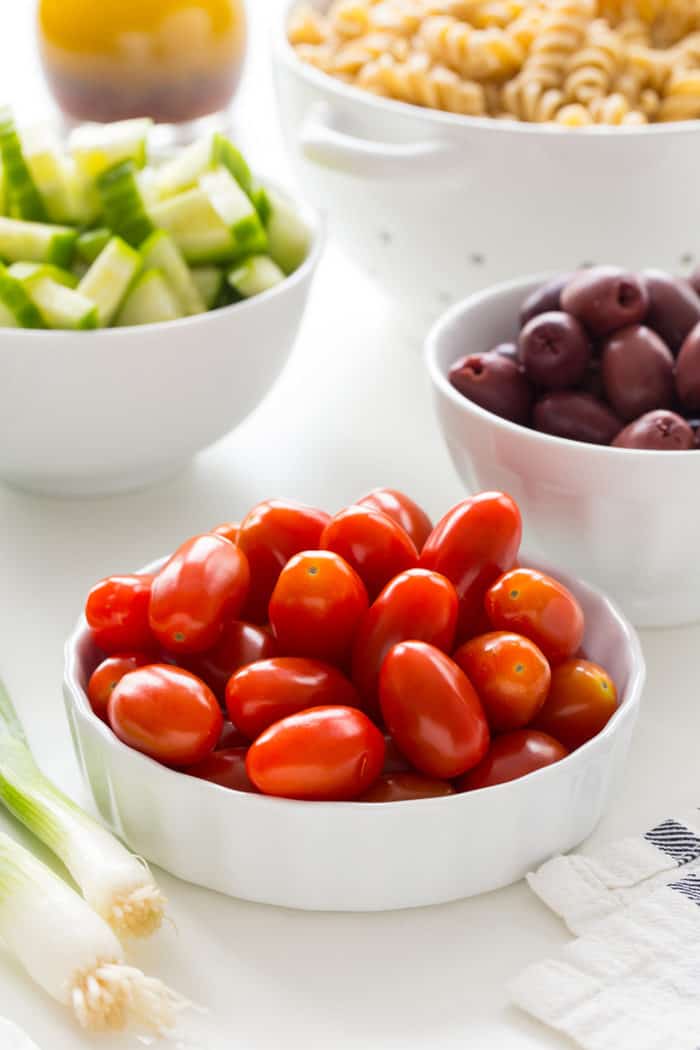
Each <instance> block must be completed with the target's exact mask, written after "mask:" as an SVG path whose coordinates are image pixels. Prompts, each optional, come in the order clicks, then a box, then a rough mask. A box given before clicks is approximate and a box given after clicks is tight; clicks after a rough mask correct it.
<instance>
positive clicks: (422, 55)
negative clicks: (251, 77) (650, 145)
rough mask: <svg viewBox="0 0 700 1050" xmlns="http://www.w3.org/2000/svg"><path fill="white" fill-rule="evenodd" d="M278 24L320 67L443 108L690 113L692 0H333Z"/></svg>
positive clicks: (693, 107) (696, 89) (524, 114)
mask: <svg viewBox="0 0 700 1050" xmlns="http://www.w3.org/2000/svg"><path fill="white" fill-rule="evenodd" d="M288 35H289V40H290V42H291V44H292V45H293V46H294V48H295V49H296V51H297V54H298V55H299V57H300V58H301V59H302V60H303V61H305V62H308V63H310V64H311V65H313V66H315V67H316V68H317V69H320V70H321V71H323V72H324V73H327V74H329V75H330V76H334V77H337V78H339V79H341V80H343V81H345V82H347V83H351V84H354V85H355V86H357V87H359V88H361V89H363V90H365V91H369V92H372V93H373V94H376V95H380V96H382V97H385V98H390V99H396V100H397V101H400V102H408V103H411V104H413V105H417V106H425V107H428V108H432V109H441V110H445V111H447V112H450V113H457V114H462V115H465V116H489V117H493V118H496V119H511V120H512V119H516V120H522V121H530V122H543V121H545V122H553V123H556V124H559V125H561V126H562V127H569V128H580V127H588V126H590V125H592V124H612V125H634V124H645V123H648V122H655V121H676V120H700V0H332V2H331V4H330V7H329V8H328V10H327V12H326V13H324V12H321V11H319V10H317V9H316V8H313V7H309V6H302V7H300V8H298V9H297V10H296V11H295V12H294V13H293V15H292V17H291V19H290V22H289V27H288Z"/></svg>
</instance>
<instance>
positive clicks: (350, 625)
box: [270, 551, 368, 665]
mask: <svg viewBox="0 0 700 1050" xmlns="http://www.w3.org/2000/svg"><path fill="white" fill-rule="evenodd" d="M367 607H368V601H367V591H366V590H365V587H364V584H363V583H362V580H361V579H360V577H359V576H358V575H357V573H356V572H355V570H354V569H352V568H351V567H350V566H349V565H348V563H347V562H346V561H343V559H342V558H341V557H340V556H339V555H337V554H334V553H333V552H332V551H304V552H303V553H302V554H296V555H295V556H294V557H293V558H292V559H291V560H290V561H289V562H288V563H287V564H286V565H285V567H284V569H283V570H282V572H281V573H280V576H279V579H278V580H277V583H276V585H275V589H274V591H273V592H272V597H271V599H270V625H271V627H272V632H273V634H274V636H275V638H276V639H277V642H278V644H279V647H280V650H281V651H282V652H283V653H284V654H285V655H288V656H311V657H316V658H317V659H319V660H328V661H329V662H330V663H338V664H341V665H344V664H345V663H346V661H348V660H349V657H350V651H351V648H352V643H353V640H354V638H355V634H356V632H357V628H358V626H359V623H360V619H361V618H362V616H363V615H364V613H365V612H366V611H367Z"/></svg>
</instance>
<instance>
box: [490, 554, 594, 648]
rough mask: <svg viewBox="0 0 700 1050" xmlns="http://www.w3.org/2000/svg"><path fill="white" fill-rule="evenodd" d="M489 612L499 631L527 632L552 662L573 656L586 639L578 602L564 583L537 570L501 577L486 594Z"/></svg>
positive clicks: (507, 574) (517, 571)
mask: <svg viewBox="0 0 700 1050" xmlns="http://www.w3.org/2000/svg"><path fill="white" fill-rule="evenodd" d="M486 612H487V614H488V617H489V620H490V621H491V624H492V625H493V627H494V628H496V630H500V631H516V632H517V633H518V634H524V635H525V637H526V638H529V639H530V640H531V641H533V642H534V643H535V645H537V646H538V647H539V648H540V649H541V650H542V652H543V653H544V655H545V656H546V657H547V659H548V660H549V661H550V662H557V661H560V660H564V659H566V658H567V657H568V656H572V655H573V654H574V653H575V652H577V651H578V649H579V648H580V646H581V642H582V640H583V628H584V619H583V610H582V609H581V606H580V605H579V603H578V601H577V600H576V598H575V597H574V595H573V594H572V593H571V591H570V590H569V589H568V588H567V587H565V586H564V585H563V584H562V583H559V581H558V580H555V579H553V578H552V577H551V576H547V575H546V574H545V573H543V572H538V571H537V570H536V569H513V570H512V571H511V572H507V573H505V574H504V575H503V576H501V578H500V579H499V580H497V581H496V583H494V584H493V585H492V586H491V588H490V589H489V590H488V592H487V594H486Z"/></svg>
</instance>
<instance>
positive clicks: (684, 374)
mask: <svg viewBox="0 0 700 1050" xmlns="http://www.w3.org/2000/svg"><path fill="white" fill-rule="evenodd" d="M676 390H677V391H678V396H679V398H680V399H681V404H682V405H683V408H684V409H685V410H686V412H699V411H700V322H698V324H696V325H695V327H694V328H693V330H692V332H690V334H689V335H688V336H687V338H686V339H685V342H684V343H683V346H682V347H681V352H680V354H679V355H678V358H677V360H676Z"/></svg>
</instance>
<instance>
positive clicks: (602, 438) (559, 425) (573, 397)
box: [533, 390, 622, 445]
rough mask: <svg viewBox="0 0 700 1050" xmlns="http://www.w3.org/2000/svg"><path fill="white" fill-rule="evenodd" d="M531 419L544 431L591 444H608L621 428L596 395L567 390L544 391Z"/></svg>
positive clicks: (619, 423)
mask: <svg viewBox="0 0 700 1050" xmlns="http://www.w3.org/2000/svg"><path fill="white" fill-rule="evenodd" d="M533 422H534V424H535V429H536V430H542V431H544V433H545V434H555V435H556V436H557V437H563V438H570V439H571V440H572V441H587V442H588V443H589V444H592V445H609V444H610V442H611V441H612V439H613V438H614V437H615V435H616V434H617V433H618V432H619V431H620V430H621V429H622V423H621V422H620V420H619V419H618V418H617V416H615V415H614V413H613V412H612V411H611V410H610V409H609V408H608V406H607V405H606V404H604V403H603V402H602V401H600V400H599V399H598V398H597V397H593V396H592V395H591V394H582V393H580V392H579V391H570V390H559V391H557V392H556V393H554V394H547V395H546V396H545V397H543V398H542V400H541V401H538V402H537V404H536V405H535V410H534V414H533Z"/></svg>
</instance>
